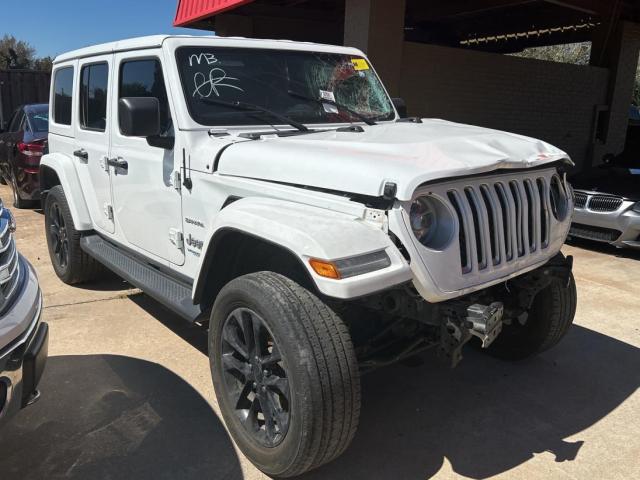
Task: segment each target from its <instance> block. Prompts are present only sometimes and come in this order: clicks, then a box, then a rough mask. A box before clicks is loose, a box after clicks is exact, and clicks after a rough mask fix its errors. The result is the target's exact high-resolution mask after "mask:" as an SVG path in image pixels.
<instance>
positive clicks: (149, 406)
mask: <svg viewBox="0 0 640 480" xmlns="http://www.w3.org/2000/svg"><path fill="white" fill-rule="evenodd" d="M41 390H42V391H43V396H42V398H41V399H40V401H39V402H38V403H36V404H35V405H33V406H31V407H29V408H27V409H25V410H23V411H22V412H20V413H19V414H18V415H17V416H16V417H15V418H14V419H13V420H12V421H11V422H9V423H8V424H7V425H6V426H5V428H4V429H3V430H2V431H0V472H1V473H0V477H1V478H2V479H3V480H14V479H16V480H18V479H20V480H28V479H34V480H36V479H37V480H40V479H45V478H46V479H58V478H64V479H92V480H100V479H105V480H106V479H114V478H116V479H117V478H123V479H124V478H131V479H134V478H135V479H136V480H137V479H177V478H180V479H198V480H201V479H225V480H226V479H231V480H233V479H241V478H242V471H241V469H240V464H239V461H238V458H237V455H236V453H235V451H234V449H233V446H232V443H231V440H230V439H229V437H228V435H227V433H226V430H225V429H224V426H223V425H222V423H221V421H220V420H219V419H218V417H217V415H216V414H215V412H214V411H213V410H212V409H211V407H210V405H209V404H208V403H207V402H206V401H205V400H204V399H203V398H202V397H201V396H200V395H199V394H198V393H197V392H196V391H195V390H194V389H193V388H191V386H189V385H188V384H187V383H186V382H185V381H184V380H182V379H181V378H180V377H178V376H177V375H175V374H174V373H172V372H171V371H169V370H167V369H165V368H164V367H162V366H160V365H158V364H155V363H150V362H147V361H143V360H138V359H135V358H129V357H122V356H115V355H87V356H59V357H51V358H50V359H49V362H48V364H47V367H46V371H45V375H44V377H43V379H42V383H41Z"/></svg>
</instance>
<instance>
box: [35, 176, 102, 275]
mask: <svg viewBox="0 0 640 480" xmlns="http://www.w3.org/2000/svg"><path fill="white" fill-rule="evenodd" d="M44 221H45V229H46V232H45V233H46V237H47V246H48V248H49V257H50V258H51V264H52V265H53V269H54V270H55V272H56V275H58V277H59V278H60V280H62V281H63V282H64V283H67V284H69V285H73V284H76V283H81V282H86V281H89V280H94V279H96V278H98V277H99V276H100V274H101V273H102V271H103V270H102V266H101V265H100V264H99V263H98V262H96V261H95V260H94V259H93V258H92V257H90V256H89V255H87V254H86V253H85V252H84V251H83V250H82V248H80V238H81V237H82V235H81V233H80V232H79V231H77V230H76V229H75V226H74V225H73V218H72V217H71V212H70V211H69V205H68V204H67V198H66V196H65V194H64V190H63V189H62V186H60V185H57V186H55V187H53V188H52V189H51V190H49V193H48V194H47V197H46V201H45V205H44Z"/></svg>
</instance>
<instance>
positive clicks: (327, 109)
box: [322, 103, 340, 113]
mask: <svg viewBox="0 0 640 480" xmlns="http://www.w3.org/2000/svg"><path fill="white" fill-rule="evenodd" d="M322 106H323V107H324V111H325V112H327V113H340V112H339V111H338V107H336V106H335V105H333V104H331V103H323V104H322Z"/></svg>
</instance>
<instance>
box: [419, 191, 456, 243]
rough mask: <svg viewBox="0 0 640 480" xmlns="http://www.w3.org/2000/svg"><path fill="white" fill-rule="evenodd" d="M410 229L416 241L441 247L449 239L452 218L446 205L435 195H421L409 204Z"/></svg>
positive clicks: (451, 230)
mask: <svg viewBox="0 0 640 480" xmlns="http://www.w3.org/2000/svg"><path fill="white" fill-rule="evenodd" d="M409 220H410V222H411V230H413V234H414V235H415V236H416V238H417V239H418V241H419V242H420V243H421V244H422V245H424V246H425V247H429V248H435V249H439V248H443V247H444V246H445V245H446V244H447V243H449V241H450V240H451V236H452V233H453V218H452V216H451V214H450V213H449V210H448V209H447V207H446V206H445V205H444V204H443V203H442V202H441V201H440V200H438V199H436V198H435V197H430V196H429V197H427V196H422V197H418V198H416V199H415V200H414V201H413V203H412V204H411V211H410V212H409Z"/></svg>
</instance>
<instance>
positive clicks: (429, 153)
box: [219, 119, 567, 200]
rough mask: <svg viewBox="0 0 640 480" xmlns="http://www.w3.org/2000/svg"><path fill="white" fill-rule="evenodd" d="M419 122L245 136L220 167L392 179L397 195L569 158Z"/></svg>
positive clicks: (315, 177)
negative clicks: (253, 137)
mask: <svg viewBox="0 0 640 480" xmlns="http://www.w3.org/2000/svg"><path fill="white" fill-rule="evenodd" d="M423 122H424V123H421V124H416V123H385V124H381V125H376V126H373V127H369V126H365V127H363V128H364V130H365V131H364V132H363V133H353V132H336V131H329V132H323V133H315V134H311V135H304V136H300V137H286V138H267V139H264V140H260V141H253V142H247V143H243V144H242V145H237V146H233V147H230V148H229V149H228V150H227V152H226V153H225V155H224V156H223V157H222V158H221V160H220V166H219V171H220V173H221V174H224V175H235V176H250V177H251V178H261V179H264V180H271V181H278V182H283V183H290V184H294V185H304V186H314V187H318V188H325V189H329V190H336V191H341V192H352V193H359V194H363V195H370V196H374V197H377V196H380V195H382V193H383V188H384V184H385V183H386V182H393V183H395V184H397V186H398V192H397V198H398V200H410V199H411V198H412V197H413V195H414V192H415V190H416V189H417V188H418V186H420V185H422V184H423V183H426V182H429V181H433V180H439V179H446V178H451V177H459V176H463V175H473V174H477V173H484V172H490V171H493V170H497V169H502V168H511V169H513V168H530V167H536V166H540V165H544V164H546V163H551V162H555V161H558V160H561V159H564V158H567V154H566V153H565V152H563V151H561V150H559V149H557V148H555V147H553V146H551V145H549V144H547V143H545V142H542V141H540V140H535V139H532V138H528V137H524V136H521V135H515V134H511V133H506V132H499V131H496V130H490V129H486V128H481V127H473V126H469V125H462V124H458V123H452V122H447V121H445V120H436V119H431V120H424V121H423Z"/></svg>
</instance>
